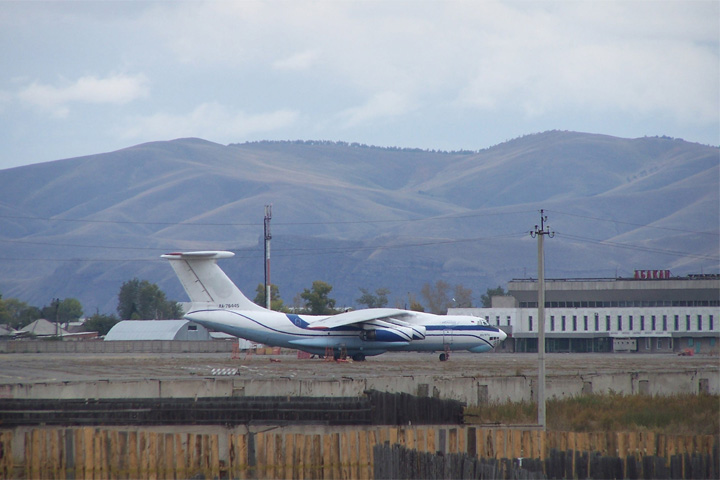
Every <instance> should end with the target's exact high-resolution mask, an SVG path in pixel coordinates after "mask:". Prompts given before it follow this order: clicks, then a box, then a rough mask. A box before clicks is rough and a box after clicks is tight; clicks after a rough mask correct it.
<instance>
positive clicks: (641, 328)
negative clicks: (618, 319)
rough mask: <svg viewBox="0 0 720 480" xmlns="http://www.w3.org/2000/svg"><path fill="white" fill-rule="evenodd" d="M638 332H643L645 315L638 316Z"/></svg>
mask: <svg viewBox="0 0 720 480" xmlns="http://www.w3.org/2000/svg"><path fill="white" fill-rule="evenodd" d="M640 330H645V315H640Z"/></svg>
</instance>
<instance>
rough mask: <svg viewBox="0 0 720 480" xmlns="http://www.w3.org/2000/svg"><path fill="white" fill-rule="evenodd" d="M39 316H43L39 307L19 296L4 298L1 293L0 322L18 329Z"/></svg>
mask: <svg viewBox="0 0 720 480" xmlns="http://www.w3.org/2000/svg"><path fill="white" fill-rule="evenodd" d="M38 318H42V315H41V313H40V309H39V308H37V307H33V306H31V305H28V304H27V303H25V302H23V301H20V300H18V299H17V298H8V299H3V298H2V295H0V323H3V324H6V325H9V326H10V327H12V328H15V329H17V328H22V327H24V326H25V325H29V324H30V323H32V322H34V321H35V320H37V319H38Z"/></svg>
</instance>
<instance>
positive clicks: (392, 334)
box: [360, 326, 415, 342]
mask: <svg viewBox="0 0 720 480" xmlns="http://www.w3.org/2000/svg"><path fill="white" fill-rule="evenodd" d="M413 333H414V332H413V330H412V329H411V328H408V327H400V326H392V327H374V328H369V329H367V330H363V331H362V332H360V338H361V339H363V340H365V341H367V342H410V341H412V340H413V339H414V338H415V335H413Z"/></svg>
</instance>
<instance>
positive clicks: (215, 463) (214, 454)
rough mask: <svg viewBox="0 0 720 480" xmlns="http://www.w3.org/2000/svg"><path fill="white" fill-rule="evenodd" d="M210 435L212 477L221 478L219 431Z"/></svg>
mask: <svg viewBox="0 0 720 480" xmlns="http://www.w3.org/2000/svg"><path fill="white" fill-rule="evenodd" d="M209 437H210V449H209V450H210V475H211V476H210V478H220V445H219V443H220V442H219V441H218V440H219V439H218V436H217V433H213V434H212V435H210V436H209Z"/></svg>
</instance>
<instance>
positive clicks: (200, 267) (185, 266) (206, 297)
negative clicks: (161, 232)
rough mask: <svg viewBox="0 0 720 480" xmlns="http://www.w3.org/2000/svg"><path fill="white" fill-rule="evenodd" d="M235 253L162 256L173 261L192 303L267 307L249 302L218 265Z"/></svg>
mask: <svg viewBox="0 0 720 480" xmlns="http://www.w3.org/2000/svg"><path fill="white" fill-rule="evenodd" d="M234 255H235V254H234V253H232V252H222V251H206V252H182V253H168V254H165V255H162V256H161V257H162V258H165V259H167V260H169V261H170V266H171V267H172V268H173V270H175V273H176V274H177V276H178V278H179V279H180V283H182V286H183V288H184V289H185V292H187V294H188V296H189V297H190V301H191V302H206V303H215V304H221V305H228V306H231V307H232V308H236V309H239V310H265V309H264V308H262V307H261V306H259V305H256V304H255V303H254V302H252V301H250V300H249V299H248V298H247V297H246V296H245V295H243V293H242V292H241V291H240V289H238V288H237V286H236V285H235V284H234V283H233V282H232V280H230V278H228V276H227V275H226V274H225V272H223V271H222V269H221V268H220V267H219V266H218V264H217V261H218V259H220V258H230V257H232V256H234Z"/></svg>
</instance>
